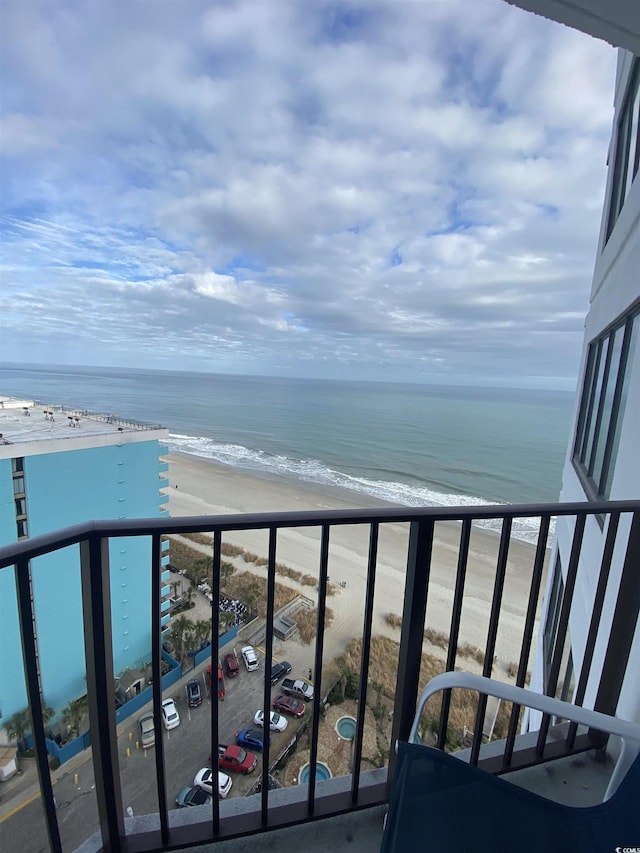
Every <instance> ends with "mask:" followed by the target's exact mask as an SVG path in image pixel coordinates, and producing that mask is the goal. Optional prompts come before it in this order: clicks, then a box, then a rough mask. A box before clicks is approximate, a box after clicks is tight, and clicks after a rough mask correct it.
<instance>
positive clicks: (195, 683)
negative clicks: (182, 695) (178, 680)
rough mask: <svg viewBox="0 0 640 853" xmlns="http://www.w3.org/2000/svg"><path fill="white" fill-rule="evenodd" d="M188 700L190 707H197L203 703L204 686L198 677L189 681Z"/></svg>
mask: <svg viewBox="0 0 640 853" xmlns="http://www.w3.org/2000/svg"><path fill="white" fill-rule="evenodd" d="M187 701H188V703H189V707H190V708H197V707H198V705H202V687H201V686H200V681H199V680H198V679H197V678H192V679H191V681H187Z"/></svg>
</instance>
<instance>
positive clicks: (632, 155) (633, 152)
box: [624, 73, 640, 198]
mask: <svg viewBox="0 0 640 853" xmlns="http://www.w3.org/2000/svg"><path fill="white" fill-rule="evenodd" d="M639 80H640V75H638V74H637V73H636V75H635V83H634V91H633V92H632V93H631V98H630V103H631V117H630V122H631V130H630V133H629V146H628V147H629V157H628V165H627V176H626V184H625V190H624V198H626V197H627V196H628V195H629V190H630V188H631V184H632V182H633V179H634V177H635V175H636V172H637V171H638V149H637V146H638V111H639V110H640V88H639V87H638V82H639Z"/></svg>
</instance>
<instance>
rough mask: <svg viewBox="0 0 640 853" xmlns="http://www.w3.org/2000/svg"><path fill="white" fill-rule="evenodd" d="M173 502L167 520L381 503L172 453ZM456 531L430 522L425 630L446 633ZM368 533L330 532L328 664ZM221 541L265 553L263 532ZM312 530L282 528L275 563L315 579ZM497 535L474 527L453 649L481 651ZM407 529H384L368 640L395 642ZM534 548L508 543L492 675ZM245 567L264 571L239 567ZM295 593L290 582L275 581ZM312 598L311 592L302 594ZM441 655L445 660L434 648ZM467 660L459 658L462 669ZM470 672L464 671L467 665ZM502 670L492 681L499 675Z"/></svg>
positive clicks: (347, 635) (514, 626)
mask: <svg viewBox="0 0 640 853" xmlns="http://www.w3.org/2000/svg"><path fill="white" fill-rule="evenodd" d="M169 475H170V483H171V488H170V502H169V510H170V514H171V516H173V517H178V516H185V515H220V514H229V513H242V512H271V511H286V510H296V511H304V510H319V509H356V508H365V507H374V506H382V505H383V504H381V503H379V502H376V501H375V500H374V499H372V498H368V497H367V496H366V495H353V496H352V494H351V493H349V492H342V493H339V492H336V493H335V494H334V493H330V492H329V491H328V490H323V489H321V488H316V487H312V486H310V485H309V486H308V485H306V484H304V483H300V484H294V483H289V482H278V481H272V480H268V479H264V478H261V477H256V476H252V475H250V474H246V473H243V472H238V471H237V470H235V469H232V468H229V467H225V466H222V465H218V464H214V463H210V462H208V461H206V460H204V459H202V460H201V459H198V458H196V457H189V456H184V455H179V454H170V456H169ZM459 535H460V532H459V525H457V524H445V523H439V524H437V525H436V536H435V542H434V551H433V561H432V570H431V581H430V586H429V599H428V604H427V618H426V625H427V626H428V627H430V628H432V629H434V630H436V631H443V632H445V633H447V634H448V633H449V627H450V619H451V608H452V600H453V589H454V584H455V572H456V565H457V552H458V543H459ZM368 537H369V530H368V527H367V526H366V525H353V526H344V527H336V528H334V529H332V532H331V544H330V556H329V574H330V576H331V580H332V581H333V582H335V583H336V584H340V583H341V582H343V583H344V584H345V585H344V586H343V587H341V588H339V589H338V591H337V594H336V595H334V596H332V597H331V598H330V599H328V602H327V603H328V606H329V607H331V609H332V610H333V612H334V623H333V626H332V627H331V629H330V630H329V631H327V632H326V633H325V660H328V659H329V658H331V657H333V656H335V655H337V654H340V652H342V651H343V650H344V647H345V645H346V643H347V642H348V641H349V640H350V639H351V638H352V637H354V636H357V635H358V636H359V635H360V633H361V631H362V614H363V606H364V597H365V582H366V567H367V551H368ZM225 539H226V540H227V541H230V542H233V543H234V544H237V545H241V546H243V547H244V548H246V549H247V550H250V551H252V552H254V553H257V554H259V555H265V556H266V554H267V537H266V533H265V532H263V531H246V532H235V533H229V534H227V535H226V536H225ZM319 543H320V531H319V529H318V528H305V529H298V530H291V529H289V530H282V531H280V532H279V535H278V551H277V560H278V561H279V562H282V563H285V564H287V565H288V566H290V567H291V568H293V569H297V570H298V571H301V572H304V573H306V574H313V575H316V574H317V572H318V565H319V551H320V547H319ZM498 543H499V537H498V536H497V535H496V534H495V533H493V532H492V531H488V530H482V529H475V528H474V531H473V533H472V537H471V546H470V553H469V561H468V569H467V580H466V586H465V599H464V606H463V615H462V625H461V637H460V642H468V643H470V644H472V645H475V646H479V647H481V648H484V646H485V644H486V637H487V628H488V618H489V612H490V607H491V598H492V595H493V584H494V576H495V566H496V561H497V550H498ZM407 546H408V525H406V524H386V525H383V526H381V530H380V540H379V546H378V564H377V574H376V597H375V617H374V625H373V631H374V634H384V635H387V636H390V637H393V638H394V639H398V638H399V631H398V630H397V629H394V628H392V627H390V626H389V625H388V624H387V622H386V621H385V619H384V616H385V614H387V613H395V614H401V613H402V602H403V595H404V573H405V565H406V556H407ZM534 553H535V548H534V547H533V546H532V545H529V544H528V543H525V542H521V541H518V540H515V539H514V540H512V542H511V546H510V552H509V563H508V568H507V578H506V582H505V589H504V595H503V603H502V609H501V615H500V625H499V632H498V642H497V656H498V666H497V670H500V669H503V670H504V669H505V668H506V666H507V665H508V664H509V663H510V662H512V661H517V660H518V657H519V654H520V643H521V637H522V628H523V624H524V618H525V613H526V608H527V601H528V595H529V585H530V580H531V572H532V566H533V559H534ZM246 567H247V569H250V570H252V571H255V572H257V573H260V572H261V571H263V570H261V569H259V568H256V567H255V566H253V564H246ZM278 580H279V582H286V583H289V584H290V585H292V586H294V587H296V586H298V585H296V583H295V581H292V580H289V579H286V578H280V577H279V578H278ZM299 591H301V592H304V594H305V595H308V596H309V597H311V598H314V599H315V595H316V593H315V589H314V588H313V587H308V586H306V587H299ZM438 654H440V655H442V654H444V653H443V652H442V651H441V650H439V651H438ZM466 662H467V659H466V658H465V665H466ZM470 668H471V667H470ZM499 674H500V673H499V671H496V675H498V676H499Z"/></svg>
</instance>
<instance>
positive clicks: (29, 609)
mask: <svg viewBox="0 0 640 853" xmlns="http://www.w3.org/2000/svg"><path fill="white" fill-rule="evenodd" d="M15 574H16V592H17V596H18V615H19V619H20V636H21V639H22V655H23V661H24V675H25V682H26V687H27V698H28V700H29V708H30V711H31V723H32V728H33V745H34V748H35V751H36V766H37V768H38V780H39V782H40V790H41V792H42V800H43V806H44V817H45V823H46V826H47V835H48V836H49V845H50V847H51V850H52V853H62V842H61V840H60V828H59V826H58V817H57V815H56V805H55V800H54V797H53V785H52V784H51V772H50V771H49V756H48V754H47V744H46V742H45V735H44V719H43V716H42V705H43V701H42V693H41V685H40V667H39V664H38V648H37V639H36V622H35V612H34V602H33V594H32V584H31V571H30V566H29V561H28V560H26V559H21V560H18V562H17V563H16V569H15Z"/></svg>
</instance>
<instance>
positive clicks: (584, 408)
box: [573, 344, 598, 459]
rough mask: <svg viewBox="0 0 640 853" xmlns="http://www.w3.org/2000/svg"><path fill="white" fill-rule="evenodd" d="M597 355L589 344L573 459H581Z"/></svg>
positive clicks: (593, 346)
mask: <svg viewBox="0 0 640 853" xmlns="http://www.w3.org/2000/svg"><path fill="white" fill-rule="evenodd" d="M597 354H598V345H597V344H591V345H590V346H589V355H588V357H587V369H586V370H585V373H584V382H583V384H582V396H581V398H580V414H579V415H578V426H577V428H576V441H575V444H574V447H573V456H574V459H575V458H577V459H581V449H582V446H583V444H584V435H585V432H586V426H587V415H588V412H589V401H590V400H591V398H592V396H593V389H592V383H593V371H594V367H595V364H596V356H597Z"/></svg>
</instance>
